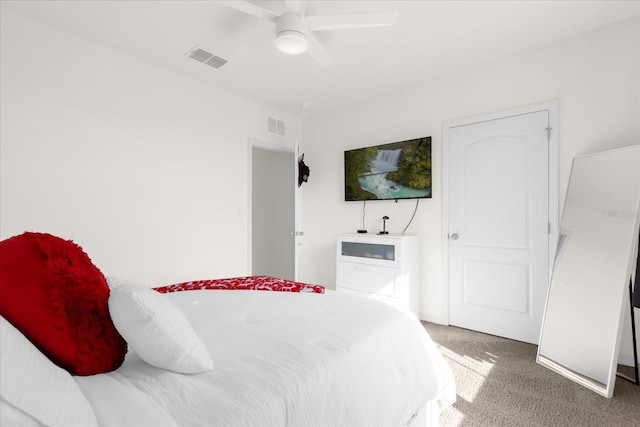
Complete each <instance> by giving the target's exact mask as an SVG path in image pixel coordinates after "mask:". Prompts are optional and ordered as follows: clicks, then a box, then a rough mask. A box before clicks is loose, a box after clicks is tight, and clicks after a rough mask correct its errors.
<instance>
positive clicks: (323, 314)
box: [0, 251, 455, 427]
mask: <svg viewBox="0 0 640 427" xmlns="http://www.w3.org/2000/svg"><path fill="white" fill-rule="evenodd" d="M0 256H2V252H1V251H0ZM0 267H1V266H0ZM0 274H3V273H0ZM234 280H235V282H236V283H237V284H238V283H240V284H241V283H246V282H247V281H249V282H251V281H255V280H256V279H255V278H254V277H248V278H238V279H234ZM115 282H117V283H115ZM212 282H218V281H212ZM281 282H282V283H285V284H289V285H291V286H290V287H287V286H283V287H280V288H278V289H273V288H269V287H266V288H265V287H262V288H260V287H259V286H252V287H243V286H242V285H241V286H236V287H234V288H231V289H230V288H228V287H226V288H214V287H213V286H208V287H200V288H198V287H193V286H191V287H190V288H189V287H188V286H187V287H185V286H184V284H182V286H178V287H176V286H174V287H173V288H170V287H163V288H158V289H155V290H153V289H150V288H147V287H143V286H138V285H135V284H131V283H123V282H122V281H113V280H112V281H111V282H110V283H109V285H110V286H109V289H108V293H109V295H108V304H107V308H108V309H109V311H110V317H111V318H112V319H113V322H114V324H115V326H116V328H117V329H118V330H119V332H121V333H122V337H123V338H122V339H123V340H124V341H126V342H127V344H128V347H127V349H126V352H125V355H124V359H123V361H122V362H121V364H120V365H119V366H118V367H117V368H115V369H113V370H106V371H105V372H101V373H95V374H89V375H86V374H83V375H78V374H71V373H70V372H69V370H68V369H63V368H61V367H59V366H58V365H57V364H55V363H53V362H52V361H51V360H50V357H48V356H47V355H45V353H43V352H42V351H41V350H40V349H39V347H36V346H35V345H34V344H33V343H32V342H31V340H30V339H27V338H26V337H25V335H24V334H23V333H22V331H21V330H20V329H19V328H18V327H16V326H15V325H14V324H13V323H12V322H10V321H8V320H6V319H5V317H3V318H2V319H0V320H1V322H2V323H1V325H2V331H1V334H0V338H1V339H2V343H1V350H2V357H1V358H0V362H1V364H2V366H1V368H2V372H1V376H0V386H1V387H0V391H1V394H2V399H1V400H0V404H1V407H0V416H1V420H0V421H1V423H0V424H1V425H3V426H10V425H37V426H40V425H51V426H56V425H60V426H63V425H64V426H71V425H77V426H114V427H116V426H117V427H121V426H324V425H326V426H351V425H353V426H357V425H361V426H376V425H378V426H400V425H402V426H404V425H412V426H417V425H437V422H438V415H439V414H440V412H441V411H442V410H444V409H445V408H447V407H448V406H450V405H451V404H452V403H453V402H454V401H455V384H454V380H453V376H452V374H451V370H450V369H449V367H448V366H447V364H446V362H445V360H444V358H443V357H442V355H441V354H440V352H439V351H438V349H437V348H436V346H435V345H434V343H433V342H432V341H431V339H430V338H429V336H428V334H427V333H426V331H425V330H424V328H423V327H422V325H421V324H420V322H419V321H418V320H417V319H416V318H415V317H413V315H411V314H409V313H406V312H403V311H400V310H398V309H395V308H393V307H391V306H388V305H386V304H384V303H381V302H378V301H374V300H369V299H366V298H362V297H359V296H353V295H346V294H341V293H337V292H334V291H330V290H326V291H325V290H324V288H323V287H321V286H317V285H315V286H314V285H305V284H300V283H297V282H286V281H281ZM190 283H193V282H190ZM0 285H2V288H0V289H1V290H2V292H1V294H0V297H1V298H2V299H3V300H4V299H5V297H7V296H10V295H12V294H9V293H8V292H7V286H6V283H3V282H2V281H0ZM131 295H133V296H134V298H133V299H136V298H137V299H138V300H139V301H137V302H135V304H134V303H132V302H131V301H132V298H131ZM123 301H124V303H123ZM140 301H142V303H141V302H140ZM132 304H134V305H132ZM136 304H137V305H136ZM2 307H3V306H2V304H1V303H0V308H2ZM132 307H133V308H132ZM134 308H135V309H134ZM6 311H7V310H6V307H5V308H3V312H2V315H3V316H5V312H6ZM165 311H166V313H165ZM140 312H145V313H147V314H148V316H146V318H145V319H142V320H141V319H139V318H136V316H138V315H139V313H140ZM167 313H168V314H167ZM165 314H167V315H166V316H165ZM138 317H140V316H138ZM149 319H151V320H152V321H153V322H155V323H158V322H159V323H160V325H158V324H155V323H154V325H153V327H152V328H151V329H149V326H148V325H149ZM123 320H124V321H125V322H124V324H123V325H119V322H120V323H122V321H123ZM145 322H146V323H145ZM153 322H152V323H153ZM163 322H164V324H162V323H163ZM181 322H183V323H181ZM176 325H178V326H176ZM180 325H181V326H180ZM154 328H155V329H154ZM163 328H164V329H163ZM172 328H173V331H172V332H173V333H174V334H175V337H174V338H175V339H177V340H181V339H183V338H185V337H186V338H189V339H191V338H192V339H193V340H192V341H191V342H189V339H187V340H186V341H187V343H186V344H184V343H183V344H184V346H183V348H181V350H180V351H181V353H180V354H179V356H176V354H174V353H171V351H168V353H167V354H166V355H164V356H168V357H165V359H166V360H165V362H167V361H168V363H175V362H176V360H180V361H182V362H184V363H183V368H184V366H187V368H188V369H191V371H190V372H189V373H185V372H179V371H180V367H178V369H176V368H175V367H174V366H173V365H162V363H163V362H162V361H161V363H156V361H155V360H154V358H155V357H159V358H160V359H162V357H163V352H165V351H167V347H171V345H172V344H167V337H166V336H165V335H162V336H161V337H160V338H158V335H157V333H158V331H160V332H161V333H162V334H166V333H167V330H171V329H172ZM127 329H129V330H127ZM145 339H146V340H148V341H147V343H146V344H145V343H144V342H143V343H142V344H141V343H139V342H137V340H142V341H144V340H145ZM194 342H195V343H196V344H193V343H194ZM145 345H147V346H148V347H150V348H145ZM172 351H173V350H172ZM159 355H160V356H159ZM194 355H195V356H194ZM200 356H202V357H200ZM183 357H187V358H189V357H192V358H194V359H198V358H200V359H202V361H203V362H202V363H200V365H199V366H197V369H196V368H193V366H194V363H195V362H198V360H196V361H195V362H194V361H193V360H187V361H186V362H185V361H184V360H183V359H182V358H183ZM196 365H197V363H196Z"/></svg>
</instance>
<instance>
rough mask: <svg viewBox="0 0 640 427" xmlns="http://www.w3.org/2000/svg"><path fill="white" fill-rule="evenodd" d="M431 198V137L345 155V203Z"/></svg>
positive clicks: (374, 147)
mask: <svg viewBox="0 0 640 427" xmlns="http://www.w3.org/2000/svg"><path fill="white" fill-rule="evenodd" d="M430 197H431V137H430V136H427V137H424V138H417V139H410V140H407V141H400V142H393V143H390V144H382V145H375V146H372V147H365V148H358V149H356V150H348V151H345V152H344V199H345V200H346V201H359V200H399V199H417V198H430Z"/></svg>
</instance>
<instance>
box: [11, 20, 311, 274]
mask: <svg viewBox="0 0 640 427" xmlns="http://www.w3.org/2000/svg"><path fill="white" fill-rule="evenodd" d="M1 23H2V25H1V31H2V33H1V38H0V39H1V55H2V56H1V61H0V63H1V67H2V68H1V70H0V71H1V73H0V76H1V80H0V84H1V87H0V89H1V105H0V107H1V116H0V120H1V123H2V126H1V134H0V157H1V159H0V173H1V175H0V238H2V239H4V238H7V237H10V236H12V235H16V234H20V233H22V232H24V231H25V230H30V231H41V232H48V233H52V234H55V235H59V236H61V237H64V238H66V239H72V240H74V241H75V242H76V243H78V244H79V245H80V246H82V247H83V248H84V249H85V251H86V252H87V253H88V254H89V256H90V257H91V258H92V260H93V261H94V263H95V264H96V265H97V266H98V267H99V268H100V269H101V270H102V271H103V272H104V273H105V274H106V275H117V276H122V277H126V278H130V279H132V280H136V281H140V282H142V283H145V284H149V285H152V284H163V283H172V282H175V281H181V280H190V279H198V278H211V277H228V276H235V275H243V274H246V273H247V259H248V258H247V251H248V248H247V237H248V236H247V229H248V227H247V224H248V212H247V206H248V197H247V188H248V182H247V179H248V170H247V168H248V152H247V149H248V138H249V137H253V138H256V139H259V140H262V141H267V142H270V143H273V144H280V145H285V146H287V147H293V144H294V142H295V141H296V140H298V139H299V138H300V135H301V120H300V119H298V118H295V117H291V116H288V115H286V114H283V113H281V112H279V111H274V110H270V109H269V108H267V107H264V106H261V105H258V104H256V103H254V102H252V101H250V100H246V99H243V98H239V97H237V96H234V95H231V94H229V93H226V92H223V91H220V90H215V89H213V88H211V87H208V86H205V85H202V84H199V83H196V82H193V81H191V80H188V79H187V78H185V77H183V76H181V75H179V74H176V73H173V72H171V71H167V70H164V69H161V68H159V67H156V66H153V65H151V64H148V63H146V62H143V61H140V60H138V59H136V58H133V57H129V56H127V55H124V54H121V53H118V52H116V51H113V50H110V49H108V48H106V47H102V46H99V45H96V44H93V43H90V42H87V41H85V40H83V39H80V38H77V37H75V36H72V35H69V34H66V33H62V32H59V31H57V30H54V29H53V28H50V27H47V26H44V25H41V24H39V23H36V22H35V21H31V20H28V19H25V18H23V17H21V16H19V15H17V14H15V13H13V12H10V11H7V10H4V9H3V11H2V22H1ZM196 65H197V64H196ZM212 72H215V71H213V70H212ZM268 116H271V117H275V118H278V119H280V120H284V121H285V122H286V125H287V132H288V136H287V137H286V138H281V137H274V136H273V135H271V134H269V133H267V117H268Z"/></svg>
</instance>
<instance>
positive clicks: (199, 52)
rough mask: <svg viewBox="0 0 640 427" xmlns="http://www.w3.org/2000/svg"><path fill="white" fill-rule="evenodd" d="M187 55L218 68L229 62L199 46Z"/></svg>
mask: <svg viewBox="0 0 640 427" xmlns="http://www.w3.org/2000/svg"><path fill="white" fill-rule="evenodd" d="M187 56H189V58H192V59H195V60H196V61H198V62H202V63H203V64H206V65H208V66H210V67H213V68H216V69H218V68H220V67H222V66H223V65H224V64H226V63H227V62H228V61H227V60H226V59H224V58H220V57H219V56H215V55H214V54H212V53H209V52H207V51H206V50H204V49H201V48H199V47H198V46H196V47H194V48H193V49H191V50H190V51H189V52H187Z"/></svg>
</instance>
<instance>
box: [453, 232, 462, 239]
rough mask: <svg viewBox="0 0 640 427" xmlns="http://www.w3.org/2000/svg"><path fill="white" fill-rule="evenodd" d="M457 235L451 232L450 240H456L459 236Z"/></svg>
mask: <svg viewBox="0 0 640 427" xmlns="http://www.w3.org/2000/svg"><path fill="white" fill-rule="evenodd" d="M459 237H460V236H458V233H453V234H452V235H451V240H458V238H459Z"/></svg>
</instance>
